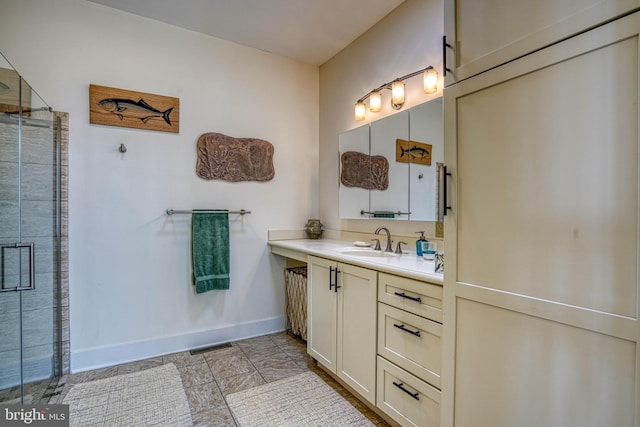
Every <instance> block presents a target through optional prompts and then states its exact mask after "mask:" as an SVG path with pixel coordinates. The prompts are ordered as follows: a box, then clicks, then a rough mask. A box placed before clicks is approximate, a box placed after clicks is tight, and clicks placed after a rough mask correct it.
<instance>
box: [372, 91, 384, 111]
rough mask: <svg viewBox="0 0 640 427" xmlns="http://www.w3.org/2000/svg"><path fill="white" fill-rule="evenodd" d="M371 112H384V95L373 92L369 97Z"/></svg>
mask: <svg viewBox="0 0 640 427" xmlns="http://www.w3.org/2000/svg"><path fill="white" fill-rule="evenodd" d="M369 110H371V112H372V113H378V112H380V110H382V94H381V93H380V92H379V91H378V92H371V95H370V96H369Z"/></svg>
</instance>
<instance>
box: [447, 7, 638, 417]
mask: <svg viewBox="0 0 640 427" xmlns="http://www.w3.org/2000/svg"><path fill="white" fill-rule="evenodd" d="M532 4H533V3H532ZM639 30H640V14H639V13H636V14H633V15H629V16H627V17H625V18H621V19H618V20H616V21H613V22H611V23H609V24H607V25H604V26H600V27H598V28H595V29H593V30H591V31H589V32H586V33H583V34H580V35H578V36H575V37H573V38H571V39H568V40H565V41H563V42H561V43H558V44H555V45H553V46H551V47H549V48H546V49H543V50H541V51H538V52H535V53H533V54H530V55H527V56H526V57H523V58H521V59H519V60H517V61H513V62H510V63H508V64H505V65H504V66H501V67H498V68H495V69H493V70H490V71H487V72H485V73H482V74H480V75H478V76H475V77H473V78H471V79H468V80H465V81H463V82H460V83H458V84H456V85H453V86H450V87H449V88H447V89H445V160H446V162H447V164H448V166H449V171H450V172H451V173H452V177H451V178H452V179H451V180H449V182H448V191H449V195H451V196H452V198H451V199H450V200H449V205H451V206H452V211H450V213H449V214H447V216H446V217H445V240H446V242H445V243H446V248H447V259H446V262H447V264H446V274H445V284H444V288H443V292H444V295H443V298H444V307H443V312H444V313H445V319H444V324H443V327H444V330H443V341H442V344H443V359H442V368H443V370H442V390H443V392H444V394H443V396H442V407H443V412H442V414H443V425H445V426H451V425H454V420H455V425H458V426H476V425H483V426H484V425H491V426H495V427H501V426H504V427H508V426H515V425H517V426H520V427H527V426H531V427H533V426H594V427H597V426H604V425H607V426H614V425H615V426H637V425H638V421H639V417H640V413H639V408H638V405H639V403H638V401H639V399H638V396H639V395H640V380H639V373H640V348H639V347H638V341H640V322H638V315H639V313H638V307H639V306H640V300H639V295H640V289H639V287H638V276H639V274H638V273H639V271H638V260H639V259H640V251H639V244H638V235H639V231H640V230H639V227H638V224H639V219H640V215H639V214H640V210H639V202H640V197H639V185H638V182H639V179H640V174H639V165H640V163H639V161H638V158H639V150H638V147H639V142H640V141H639V137H638V117H639V114H640V110H639V108H638V98H639V87H640V73H639V65H638V64H639V63H640V52H639V47H640V37H639Z"/></svg>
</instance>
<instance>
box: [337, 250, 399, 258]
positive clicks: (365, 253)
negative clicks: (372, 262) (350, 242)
mask: <svg viewBox="0 0 640 427" xmlns="http://www.w3.org/2000/svg"><path fill="white" fill-rule="evenodd" d="M337 251H338V252H340V253H341V254H342V255H349V256H361V257H367V258H393V257H396V256H398V255H397V254H394V253H391V252H383V251H376V250H373V249H359V248H344V249H338V250H337Z"/></svg>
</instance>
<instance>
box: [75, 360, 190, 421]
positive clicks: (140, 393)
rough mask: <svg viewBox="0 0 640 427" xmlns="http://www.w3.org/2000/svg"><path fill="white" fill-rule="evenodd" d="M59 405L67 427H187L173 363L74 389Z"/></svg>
mask: <svg viewBox="0 0 640 427" xmlns="http://www.w3.org/2000/svg"><path fill="white" fill-rule="evenodd" d="M62 403H65V404H68V405H69V418H70V424H71V426H82V427H86V426H191V425H192V421H191V412H190V410H189V403H188V402H187V396H186V394H185V392H184V389H183V388H182V380H181V379H180V373H179V372H178V369H177V368H176V367H175V365H174V364H173V363H169V364H166V365H162V366H159V367H157V368H152V369H147V370H145V371H140V372H134V373H132V374H126V375H118V376H115V377H111V378H105V379H102V380H96V381H91V382H88V383H81V384H76V385H74V386H73V387H72V388H71V390H69V393H68V394H67V396H66V397H65V398H64V399H63V401H62Z"/></svg>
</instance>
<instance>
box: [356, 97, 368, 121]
mask: <svg viewBox="0 0 640 427" xmlns="http://www.w3.org/2000/svg"><path fill="white" fill-rule="evenodd" d="M366 109H367V107H366V106H365V105H364V102H362V101H358V102H356V120H364V113H365V111H366Z"/></svg>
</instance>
